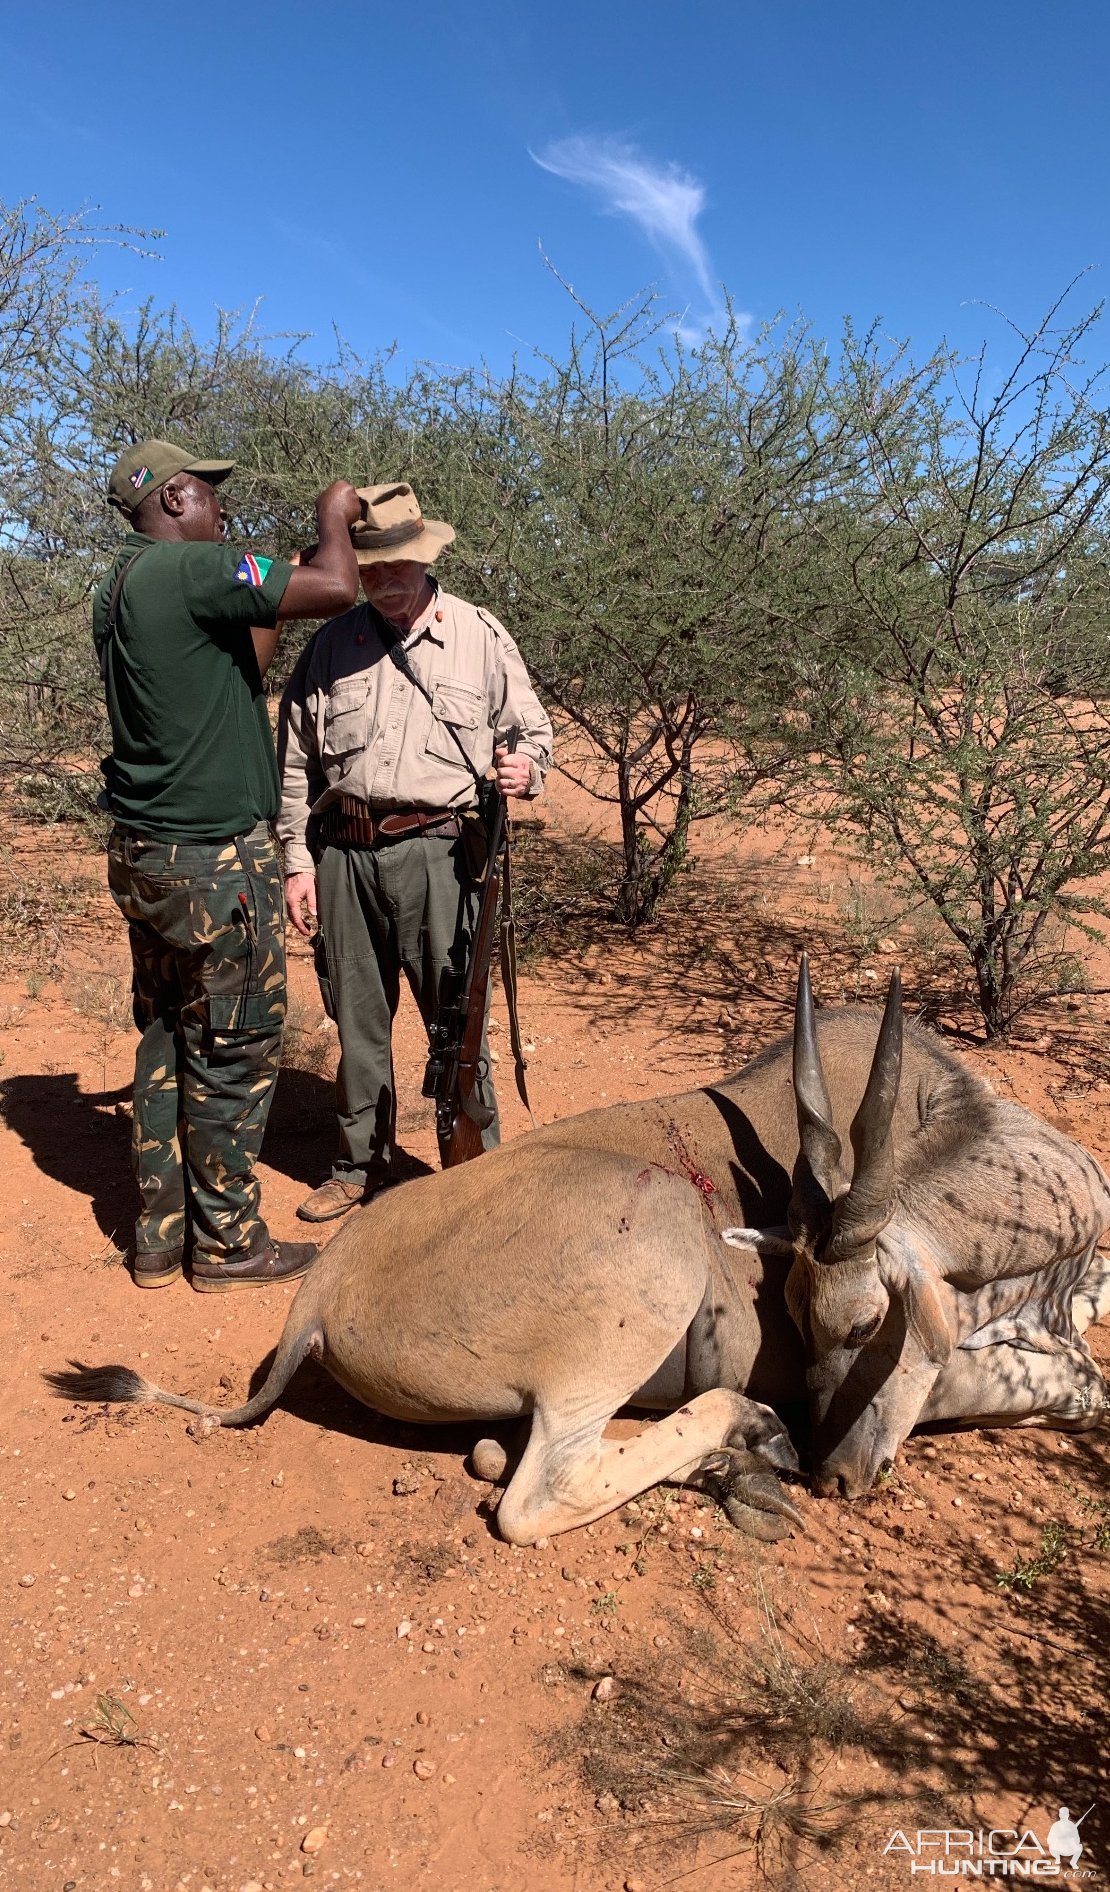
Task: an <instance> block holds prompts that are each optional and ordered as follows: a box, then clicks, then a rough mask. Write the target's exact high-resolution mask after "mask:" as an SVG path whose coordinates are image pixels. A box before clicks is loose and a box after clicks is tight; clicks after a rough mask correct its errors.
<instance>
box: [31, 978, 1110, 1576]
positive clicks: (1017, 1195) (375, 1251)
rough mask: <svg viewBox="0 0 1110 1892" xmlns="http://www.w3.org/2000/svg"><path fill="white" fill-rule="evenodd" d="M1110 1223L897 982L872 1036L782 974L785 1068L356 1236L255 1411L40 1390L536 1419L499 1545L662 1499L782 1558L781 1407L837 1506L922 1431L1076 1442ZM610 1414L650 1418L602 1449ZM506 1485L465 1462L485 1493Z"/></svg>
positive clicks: (1109, 1282)
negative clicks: (680, 1491)
mask: <svg viewBox="0 0 1110 1892" xmlns="http://www.w3.org/2000/svg"><path fill="white" fill-rule="evenodd" d="M903 1040H904V1042H903ZM791 1050H792V1052H793V1055H792V1056H791ZM861 1091H862V1093H863V1099H862V1102H861V1103H860V1104H859V1107H858V1109H856V1111H855V1115H854V1116H852V1117H851V1119H850V1121H849V1113H850V1112H851V1110H852V1108H853V1105H854V1104H855V1102H856V1100H857V1099H858V1098H859V1096H860V1093H861ZM846 1139H847V1141H848V1142H849V1143H850V1145H851V1150H852V1152H853V1160H852V1162H851V1165H850V1166H849V1164H848V1163H847V1161H846V1160H845V1156H844V1149H845V1141H846ZM799 1146H800V1147H799ZM1108 1224H1110V1183H1108V1181H1107V1178H1106V1176H1105V1175H1104V1174H1103V1172H1102V1170H1101V1169H1100V1168H1099V1166H1098V1164H1097V1163H1096V1162H1094V1160H1093V1159H1092V1158H1091V1157H1090V1156H1088V1155H1087V1154H1086V1152H1085V1151H1083V1150H1082V1149H1080V1148H1079V1147H1078V1145H1076V1144H1075V1143H1072V1142H1070V1141H1069V1140H1068V1138H1067V1137H1064V1136H1061V1135H1060V1134H1058V1133H1057V1132H1056V1131H1055V1130H1051V1129H1049V1127H1048V1126H1047V1125H1046V1124H1043V1123H1041V1122H1039V1121H1038V1120H1037V1118H1036V1117H1033V1116H1031V1115H1030V1114H1029V1112H1027V1111H1025V1110H1022V1109H1020V1108H1019V1107H1018V1106H1017V1105H1016V1104H1012V1103H1007V1102H1004V1101H1003V1100H1002V1099H1000V1098H998V1097H996V1096H995V1095H994V1093H993V1092H992V1091H991V1090H990V1089H989V1088H988V1086H987V1085H986V1084H985V1083H983V1082H981V1080H980V1079H978V1078H976V1077H973V1076H972V1075H971V1074H970V1073H969V1072H967V1071H965V1070H964V1069H963V1068H962V1066H961V1065H959V1064H957V1063H956V1061H955V1060H954V1059H953V1058H951V1057H950V1056H948V1054H947V1053H946V1052H945V1051H943V1050H942V1049H941V1047H940V1045H939V1044H938V1043H937V1042H936V1040H935V1039H934V1038H933V1037H932V1036H931V1035H930V1034H929V1033H927V1032H925V1031H921V1030H916V1029H914V1028H912V1027H910V1028H909V1029H908V1030H906V1031H905V1032H903V1023H902V1013H901V993H900V987H899V982H898V976H897V974H895V976H894V978H893V980H892V981H891V988H890V993H889V996H888V998H887V1004H886V1010H885V1012H884V1014H883V1019H882V1023H881V1026H880V1028H879V1031H878V1036H877V1038H876V1032H875V1014H874V1012H873V1011H872V1010H869V1009H866V1008H859V1007H849V1008H845V1009H843V1010H833V1011H828V1012H825V1013H823V1014H822V1016H821V1019H820V1022H819V1023H818V1022H817V1020H816V1019H815V1015H814V1007H813V998H812V994H811V991H810V983H809V974H808V970H807V967H806V964H805V962H804V960H803V963H802V968H801V973H800V977H799V982H798V994H797V1006H796V1011H795V1022H794V1033H793V1042H792V1044H791V1039H790V1038H789V1037H784V1038H782V1039H779V1040H777V1041H776V1042H775V1043H774V1044H772V1045H771V1046H769V1047H768V1049H767V1050H765V1051H764V1052H763V1053H762V1054H761V1055H760V1056H759V1057H757V1058H756V1059H754V1061H753V1062H752V1063H750V1064H748V1065H746V1066H745V1068H744V1069H743V1070H742V1071H741V1072H740V1073H739V1074H738V1075H737V1076H736V1077H734V1078H731V1079H729V1080H728V1081H727V1082H725V1083H722V1084H716V1085H707V1086H706V1087H705V1088H704V1089H702V1090H696V1091H689V1092H686V1093H685V1094H684V1095H681V1096H678V1097H669V1098H661V1099H658V1100H656V1101H652V1102H642V1103H627V1104H617V1105H613V1106H611V1107H610V1108H608V1109H605V1110H594V1111H590V1112H588V1113H587V1114H586V1115H584V1116H580V1117H574V1118H571V1119H568V1120H567V1121H564V1122H562V1123H556V1124H552V1125H549V1126H548V1127H547V1128H545V1129H541V1130H538V1131H535V1132H533V1133H532V1134H531V1135H529V1136H524V1137H521V1138H520V1139H518V1140H517V1141H516V1142H514V1143H510V1144H508V1145H506V1146H505V1147H503V1148H502V1149H499V1150H494V1151H491V1152H490V1153H489V1154H487V1155H485V1156H483V1157H482V1158H481V1159H480V1160H478V1161H476V1162H472V1163H467V1164H465V1165H463V1166H462V1167H460V1168H456V1169H451V1170H447V1171H445V1172H444V1173H442V1174H439V1175H435V1176H429V1177H426V1178H421V1179H420V1180H418V1181H414V1182H410V1183H407V1184H405V1185H404V1186H402V1187H401V1188H398V1189H395V1190H391V1191H390V1192H388V1193H387V1194H384V1195H382V1196H380V1197H379V1198H378V1199H377V1200H376V1201H374V1202H373V1203H371V1204H370V1205H369V1206H368V1207H367V1208H366V1209H364V1210H363V1211H361V1212H360V1213H357V1214H356V1215H354V1216H352V1218H351V1219H350V1221H349V1222H348V1223H346V1224H345V1225H344V1227H343V1228H342V1229H341V1230H340V1232H339V1233H338V1234H337V1235H336V1236H335V1237H334V1239H333V1240H332V1241H330V1242H329V1243H328V1244H327V1246H326V1248H325V1249H324V1250H323V1252H322V1254H321V1256H320V1259H319V1261H318V1262H317V1263H316V1264H315V1265H314V1267H313V1269H312V1272H311V1273H310V1274H309V1275H308V1276H307V1278H306V1279H305V1281H304V1282H303V1284H302V1286H301V1288H300V1290H299V1292H298V1294H297V1297H296V1300H295V1301H294V1303H293V1306H292V1308H291V1309H290V1312H289V1317H288V1319H287V1321H286V1324H285V1329H284V1332H283V1333H282V1336H281V1339H280V1342H279V1344H278V1348H277V1352H276V1354H275V1357H274V1361H273V1365H272V1367H271V1369H270V1372H269V1375H268V1377H267V1379H266V1381H265V1384H264V1385H263V1386H262V1388H261V1389H260V1391H259V1392H258V1393H257V1394H256V1395H255V1397H254V1398H253V1399H251V1400H249V1401H248V1402H247V1404H246V1405H243V1406H239V1407H237V1408H235V1409H234V1410H232V1411H222V1410H220V1409H219V1408H216V1407H212V1406H206V1405H204V1404H203V1403H201V1402H200V1401H198V1400H194V1399H185V1398H181V1397H179V1396H178V1395H176V1394H173V1393H166V1392H162V1391H161V1390H160V1389H159V1388H157V1387H154V1386H151V1385H149V1384H148V1383H147V1382H146V1381H145V1380H143V1379H141V1378H140V1377H139V1376H138V1375H137V1374H135V1373H133V1372H131V1371H130V1370H129V1369H127V1368H125V1367H106V1368H103V1369H96V1368H87V1367H81V1366H80V1365H79V1364H78V1363H76V1362H72V1363H71V1365H73V1366H74V1367H75V1369H76V1370H75V1371H73V1372H70V1373H57V1374H51V1375H48V1376H47V1378H48V1379H49V1380H50V1383H51V1384H52V1385H53V1386H54V1388H55V1390H56V1391H57V1392H59V1393H61V1394H63V1395H66V1396H68V1397H70V1398H74V1399H112V1400H161V1401H163V1402H165V1403H166V1404H168V1405H172V1406H180V1407H183V1408H184V1409H185V1410H186V1411H187V1412H192V1413H197V1414H200V1415H202V1416H203V1417H204V1418H205V1420H206V1421H209V1422H211V1423H214V1424H216V1425H224V1426H226V1425H243V1424H246V1423H248V1422H249V1421H251V1420H254V1419H257V1418H259V1417H261V1415H262V1414H263V1413H265V1412H267V1411H268V1410H269V1408H270V1407H271V1406H272V1405H273V1404H274V1402H275V1401H276V1400H277V1399H278V1398H279V1397H280V1395H281V1393H282V1391H283V1390H284V1388H285V1387H286V1385H287V1384H288V1382H289V1380H290V1379H291V1377H292V1375H293V1374H294V1373H295V1372H296V1370H297V1367H298V1366H299V1365H300V1363H301V1362H302V1360H304V1359H306V1358H307V1357H309V1356H312V1357H314V1358H315V1359H317V1360H320V1361H322V1362H323V1364H324V1366H325V1367H326V1368H327V1370H328V1372H329V1373H330V1374H332V1376H333V1377H334V1378H335V1379H336V1380H338V1382H339V1383H340V1385H341V1386H344V1387H345V1388H346V1389H347V1391H348V1392H349V1393H351V1394H353V1395H354V1397H355V1398H356V1399H359V1400H362V1401H363V1402H364V1403H365V1404H366V1405H368V1406H372V1407H374V1408H376V1409H377V1410H378V1411H379V1412H382V1413H386V1414H388V1415H390V1416H392V1417H394V1418H396V1419H401V1420H408V1421H426V1422H429V1423H440V1422H446V1421H460V1420H461V1421H466V1420H483V1421H489V1420H507V1419H511V1418H514V1417H517V1416H519V1415H530V1421H531V1423H530V1428H529V1433H528V1440H527V1444H526V1446H525V1447H524V1450H523V1453H522V1455H521V1456H520V1459H519V1463H517V1464H516V1466H515V1468H514V1469H513V1470H512V1473H511V1476H510V1478H509V1482H508V1486H507V1489H506V1490H505V1492H504V1495H503V1497H502V1499H501V1503H500V1508H499V1510H498V1513H497V1518H498V1524H499V1528H500V1530H501V1532H502V1534H503V1535H504V1536H505V1537H506V1538H508V1539H509V1540H510V1541H511V1542H513V1543H521V1544H526V1543H532V1542H534V1541H535V1539H537V1538H540V1537H546V1536H551V1535H554V1534H555V1533H556V1532H558V1531H565V1530H570V1529H572V1528H573V1527H574V1526H576V1525H581V1524H588V1523H590V1521H591V1520H592V1519H594V1518H598V1517H601V1516H603V1515H604V1514H605V1513H606V1512H607V1511H611V1510H613V1509H614V1508H615V1507H616V1506H618V1505H620V1504H622V1503H624V1502H626V1501H627V1500H628V1499H629V1498H632V1497H635V1496H636V1495H637V1494H638V1493H640V1492H642V1491H644V1490H646V1489H647V1488H648V1487H649V1486H651V1485H654V1484H657V1483H659V1482H662V1481H675V1482H679V1483H696V1484H699V1485H701V1486H702V1487H703V1488H707V1489H710V1490H712V1491H714V1492H715V1494H716V1495H717V1496H718V1497H719V1499H720V1500H721V1502H722V1503H723V1505H724V1506H725V1508H726V1510H727V1512H728V1514H729V1516H730V1517H731V1518H732V1519H733V1521H734V1523H736V1524H738V1525H740V1526H741V1527H742V1528H746V1529H749V1530H752V1531H753V1532H754V1533H755V1534H757V1535H759V1536H764V1537H770V1536H778V1535H781V1533H782V1532H783V1531H784V1530H786V1529H787V1528H789V1523H790V1522H791V1521H794V1522H800V1521H801V1520H800V1517H799V1514H798V1513H797V1512H796V1510H795V1509H794V1507H793V1506H792V1505H791V1504H790V1502H789V1500H788V1498H787V1497H786V1494H785V1493H784V1492H783V1490H782V1489H781V1487H780V1485H779V1483H778V1480H777V1479H776V1478H775V1477H774V1475H773V1471H774V1469H775V1468H777V1469H779V1470H787V1471H790V1470H795V1469H796V1468H797V1463H798V1461H797V1458H796V1455H795V1452H794V1448H793V1446H792V1445H791V1443H790V1439H789V1437H788V1435H787V1432H786V1429H785V1427H784V1425H783V1424H782V1422H781V1420H780V1419H779V1417H778V1416H777V1414H776V1412H775V1411H774V1407H775V1406H776V1404H779V1405H781V1404H783V1403H784V1402H787V1401H790V1400H796V1399H798V1398H801V1397H804V1393H805V1389H806V1388H807V1387H808V1391H809V1399H810V1406H811V1412H812V1417H813V1425H814V1470H815V1477H816V1482H817V1485H818V1488H819V1489H821V1490H824V1491H835V1490H836V1489H838V1488H839V1490H840V1491H842V1492H843V1493H844V1494H845V1495H846V1496H848V1497H854V1496H855V1495H857V1494H858V1493H859V1492H862V1491H865V1490H867V1488H868V1487H869V1486H870V1485H871V1483H872V1482H873V1480H874V1479H875V1477H876V1476H877V1474H878V1473H879V1472H880V1470H881V1469H882V1468H884V1467H886V1466H889V1464H890V1463H891V1462H892V1461H893V1459H894V1456H895V1454H896V1452H897V1450H898V1448H899V1446H900V1445H901V1443H902V1441H903V1440H904V1439H905V1438H906V1437H907V1435H908V1434H909V1432H910V1431H911V1429H912V1428H913V1427H914V1426H915V1425H916V1424H917V1423H918V1422H919V1421H928V1420H946V1421H950V1422H955V1423H958V1424H962V1425H975V1424H981V1425H988V1424H989V1425H1008V1424H1024V1425H1030V1424H1040V1425H1047V1426H1061V1427H1066V1428H1076V1429H1078V1428H1084V1427H1087V1426H1090V1425H1093V1424H1094V1423H1095V1422H1096V1420H1097V1418H1098V1417H1099V1415H1100V1414H1102V1413H1104V1412H1105V1411H1106V1409H1107V1405H1108V1396H1107V1388H1106V1385H1105V1383H1104V1381H1103V1378H1102V1375H1101V1373H1100V1372H1099V1369H1098V1367H1097V1365H1096V1364H1095V1362H1094V1360H1093V1359H1092V1357H1091V1354H1090V1352H1089V1350H1088V1348H1087V1346H1086V1344H1085V1342H1084V1341H1083V1339H1082V1334H1083V1331H1084V1329H1085V1327H1086V1326H1087V1325H1088V1324H1089V1322H1090V1321H1091V1320H1092V1319H1095V1318H1097V1317H1098V1315H1099V1313H1101V1312H1103V1311H1105V1310H1106V1308H1107V1307H1108V1306H1110V1263H1108V1261H1107V1258H1106V1257H1105V1256H1104V1255H1103V1254H1101V1253H1100V1252H1099V1247H1098V1245H1099V1242H1100V1241H1101V1240H1102V1238H1103V1236H1104V1234H1105V1232H1106V1230H1107V1227H1108ZM629 1404H631V1405H637V1406H643V1407H648V1408H654V1409H656V1410H661V1411H663V1412H664V1413H665V1414H666V1417H664V1418H662V1419H660V1420H658V1421H657V1422H655V1423H653V1424H650V1425H648V1426H646V1427H645V1428H644V1430H643V1431H642V1432H641V1433H640V1434H639V1436H638V1437H635V1438H632V1439H627V1440H624V1441H622V1442H618V1441H616V1440H606V1439H605V1438H604V1436H603V1434H604V1428H605V1426H606V1424H607V1422H608V1421H609V1420H610V1419H611V1418H612V1416H613V1414H614V1413H615V1412H616V1411H617V1410H618V1408H619V1407H621V1406H624V1405H629ZM506 1462H507V1460H506V1453H505V1451H504V1450H503V1448H502V1447H501V1446H500V1444H498V1443H497V1442H496V1441H495V1440H493V1439H483V1440H482V1441H481V1442H480V1444H479V1445H478V1446H477V1447H476V1448H475V1452H474V1463H475V1468H476V1470H477V1471H478V1472H479V1474H480V1475H482V1476H486V1477H491V1478H500V1476H501V1475H502V1474H503V1472H504V1471H505V1468H506Z"/></svg>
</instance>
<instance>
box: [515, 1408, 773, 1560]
mask: <svg viewBox="0 0 1110 1892" xmlns="http://www.w3.org/2000/svg"><path fill="white" fill-rule="evenodd" d="M614 1410H615V1408H614V1407H613V1405H612V1404H611V1403H610V1402H608V1401H607V1402H606V1403H605V1406H604V1408H602V1407H601V1405H600V1403H591V1405H590V1406H585V1405H584V1404H583V1403H582V1402H578V1401H576V1402H574V1403H573V1404H571V1403H569V1402H568V1403H566V1404H554V1405H537V1407H536V1411H535V1413H534V1414H533V1418H532V1432H531V1436H530V1438H529V1441H528V1445H527V1448H526V1450H525V1453H524V1457H523V1458H522V1459H521V1461H520V1464H519V1465H518V1467H517V1469H516V1471H515V1473H514V1474H513V1477H512V1479H511V1480H510V1483H509V1485H508V1488H507V1489H506V1491H505V1495H504V1497H503V1498H502V1500H501V1503H500V1506H499V1507H498V1512H497V1523H498V1528H499V1530H500V1532H501V1535H502V1536H503V1537H505V1538H507V1539H508V1540H509V1542H510V1543H512V1544H534V1543H535V1541H536V1539H537V1538H539V1537H554V1536H555V1535H557V1533H559V1532H560V1531H571V1530H575V1529H577V1528H578V1527H579V1526H580V1525H583V1524H592V1523H593V1522H594V1520H595V1519H596V1518H600V1517H604V1516H605V1515H606V1513H607V1512H609V1511H615V1510H616V1509H617V1508H618V1506H620V1505H622V1504H626V1503H627V1502H628V1500H629V1499H630V1498H636V1497H639V1496H640V1494H641V1493H642V1492H644V1491H647V1490H649V1489H650V1487H651V1486H652V1485H658V1484H665V1483H684V1482H685V1481H686V1480H687V1479H688V1478H690V1477H691V1476H694V1475H697V1474H699V1473H705V1472H710V1473H713V1474H717V1475H720V1474H722V1473H723V1474H724V1477H723V1481H722V1482H723V1483H725V1484H727V1483H728V1482H729V1480H728V1473H727V1470H726V1469H725V1460H726V1458H727V1455H728V1454H729V1453H730V1452H731V1450H732V1448H734V1447H737V1446H738V1447H739V1448H740V1470H741V1476H742V1479H743V1480H744V1481H746V1482H744V1483H743V1484H742V1487H741V1488H740V1489H742V1491H743V1494H744V1495H743V1496H741V1495H739V1492H738V1494H737V1497H736V1500H735V1510H734V1509H733V1507H729V1515H730V1516H731V1517H733V1521H734V1522H739V1521H740V1516H741V1514H742V1512H743V1509H744V1507H745V1505H748V1508H750V1509H751V1511H752V1512H753V1514H754V1515H755V1516H756V1517H757V1518H759V1519H760V1520H761V1521H762V1522H763V1523H764V1525H765V1526H766V1529H765V1530H762V1531H761V1532H760V1534H761V1535H766V1534H771V1532H772V1528H773V1527H772V1520H773V1524H774V1526H777V1528H774V1529H773V1534H774V1535H775V1536H779V1535H781V1534H782V1532H783V1531H784V1530H785V1529H786V1528H787V1527H788V1524H787V1521H789V1522H793V1523H795V1524H798V1525H802V1522H803V1520H802V1518H801V1517H800V1515H799V1513H798V1512H796V1511H795V1510H794V1509H793V1507H792V1506H791V1505H790V1504H789V1502H788V1500H787V1499H786V1497H785V1495H784V1494H783V1493H782V1492H781V1490H780V1489H779V1486H778V1483H777V1480H775V1479H774V1478H773V1477H771V1476H770V1474H771V1470H772V1468H773V1467H775V1466H778V1467H780V1468H781V1469H782V1470H784V1471H795V1470H797V1464H798V1461H797V1457H796V1455H795V1452H794V1448H793V1446H792V1445H791V1444H790V1440H789V1437H788V1435H787V1432H786V1429H785V1427H784V1426H783V1425H782V1423H781V1421H780V1420H779V1418H778V1416H777V1414H775V1413H774V1412H772V1410H771V1408H770V1407H769V1406H760V1405H757V1404H756V1402H755V1401H754V1400H751V1399H745V1398H744V1397H743V1395H742V1394H740V1393H733V1392H729V1391H727V1390H726V1389H725V1388H724V1387H717V1388H716V1389H715V1390H714V1391H712V1392H708V1393H699V1395H698V1396H697V1398H696V1399H691V1400H689V1401H688V1402H687V1404H685V1405H684V1406H681V1407H680V1408H679V1410H678V1411H677V1412H672V1413H668V1415H667V1417H666V1418H665V1419H660V1420H659V1421H657V1422H656V1423H655V1424H649V1425H648V1426H647V1427H646V1428H645V1430H644V1431H643V1432H641V1433H640V1434H639V1435H638V1436H637V1437H636V1438H632V1439H620V1440H617V1439H604V1438H603V1437H602V1433H603V1431H604V1428H605V1426H606V1424H607V1422H608V1421H609V1419H610V1418H611V1417H612V1414H613V1411H614ZM755 1466H757V1467H758V1471H757V1473H756V1475H755V1476H753V1467H755Z"/></svg>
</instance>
